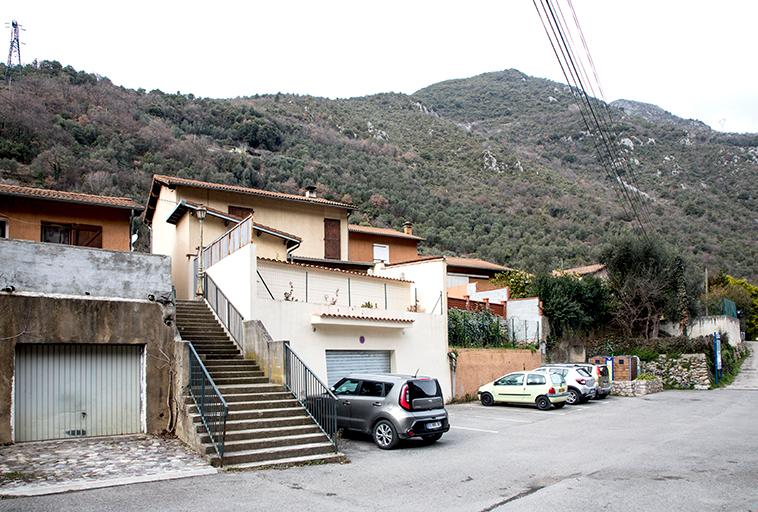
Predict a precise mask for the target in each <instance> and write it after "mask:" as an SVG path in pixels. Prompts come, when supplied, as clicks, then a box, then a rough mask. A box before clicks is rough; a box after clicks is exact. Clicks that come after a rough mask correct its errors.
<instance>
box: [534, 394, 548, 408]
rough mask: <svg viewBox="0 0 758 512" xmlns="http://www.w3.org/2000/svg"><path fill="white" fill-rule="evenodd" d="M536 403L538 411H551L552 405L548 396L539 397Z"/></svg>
mask: <svg viewBox="0 0 758 512" xmlns="http://www.w3.org/2000/svg"><path fill="white" fill-rule="evenodd" d="M536 403H537V409H539V410H540V411H547V410H548V409H550V405H551V404H550V399H548V397H546V396H538V397H537V401H536Z"/></svg>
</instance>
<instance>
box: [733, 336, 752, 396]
mask: <svg viewBox="0 0 758 512" xmlns="http://www.w3.org/2000/svg"><path fill="white" fill-rule="evenodd" d="M746 343H747V346H748V347H750V355H749V356H748V358H747V359H745V362H744V363H742V370H740V373H739V375H737V377H735V379H734V382H732V384H731V385H730V386H729V388H730V389H745V390H755V391H758V341H748V342H746Z"/></svg>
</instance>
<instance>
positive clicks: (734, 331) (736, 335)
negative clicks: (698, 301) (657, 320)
mask: <svg viewBox="0 0 758 512" xmlns="http://www.w3.org/2000/svg"><path fill="white" fill-rule="evenodd" d="M661 330H662V331H664V332H666V333H668V334H670V335H672V336H681V335H682V331H681V329H680V328H679V324H678V323H674V322H666V323H664V324H661ZM714 332H723V333H726V334H727V336H728V337H729V344H730V345H732V346H736V345H737V344H739V343H740V341H742V336H741V333H740V321H739V320H738V319H736V318H734V317H731V316H725V315H718V316H700V317H697V318H693V319H692V321H691V322H690V324H689V325H688V326H687V336H688V337H689V338H698V337H700V336H710V335H711V334H713V333H714Z"/></svg>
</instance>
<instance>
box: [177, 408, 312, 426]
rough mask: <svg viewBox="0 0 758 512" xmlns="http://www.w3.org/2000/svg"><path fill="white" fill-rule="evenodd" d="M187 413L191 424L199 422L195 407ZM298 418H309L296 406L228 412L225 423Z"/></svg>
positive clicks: (303, 410)
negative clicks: (190, 418)
mask: <svg viewBox="0 0 758 512" xmlns="http://www.w3.org/2000/svg"><path fill="white" fill-rule="evenodd" d="M189 413H190V416H191V417H192V421H193V422H195V423H200V422H201V418H200V415H199V414H198V413H197V406H196V405H191V406H190V409H189ZM298 416H303V417H306V418H309V416H308V415H307V413H306V412H305V409H303V408H302V407H299V406H297V407H281V408H275V409H248V410H244V411H229V416H228V419H227V420H226V421H227V424H228V423H229V421H238V420H239V421H242V420H260V419H267V418H292V417H298Z"/></svg>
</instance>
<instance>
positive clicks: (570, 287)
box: [531, 274, 610, 338]
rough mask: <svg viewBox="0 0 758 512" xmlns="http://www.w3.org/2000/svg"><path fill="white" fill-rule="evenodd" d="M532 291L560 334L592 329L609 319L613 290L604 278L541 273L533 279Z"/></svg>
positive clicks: (584, 331) (555, 330)
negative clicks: (611, 291) (610, 292)
mask: <svg viewBox="0 0 758 512" xmlns="http://www.w3.org/2000/svg"><path fill="white" fill-rule="evenodd" d="M531 292H532V294H534V295H537V296H538V297H539V298H540V300H541V301H542V310H543V312H544V313H545V315H546V316H547V317H548V319H549V321H550V327H551V330H552V332H553V333H554V334H555V336H556V337H558V338H560V337H563V336H564V335H565V334H568V333H586V332H589V331H590V330H592V329H594V328H597V327H600V326H602V325H604V324H605V323H606V322H607V320H608V312H609V307H610V294H609V290H608V287H607V286H606V284H605V283H604V282H603V281H602V280H601V279H598V278H595V277H585V278H581V279H580V278H578V277H576V276H572V275H564V276H553V275H549V274H542V275H540V276H538V277H537V278H536V280H535V281H534V284H533V285H532V286H531Z"/></svg>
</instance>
